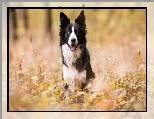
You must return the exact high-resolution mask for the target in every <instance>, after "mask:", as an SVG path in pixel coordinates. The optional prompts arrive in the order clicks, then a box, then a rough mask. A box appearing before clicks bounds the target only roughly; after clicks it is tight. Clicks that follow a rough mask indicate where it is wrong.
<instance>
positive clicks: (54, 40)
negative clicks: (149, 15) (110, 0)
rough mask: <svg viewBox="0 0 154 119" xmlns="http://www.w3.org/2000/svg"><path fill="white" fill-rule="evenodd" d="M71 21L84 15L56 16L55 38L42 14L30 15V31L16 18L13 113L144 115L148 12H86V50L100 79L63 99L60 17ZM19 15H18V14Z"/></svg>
mask: <svg viewBox="0 0 154 119" xmlns="http://www.w3.org/2000/svg"><path fill="white" fill-rule="evenodd" d="M61 11H63V12H64V13H66V14H67V15H68V16H69V18H71V21H72V22H74V21H73V20H74V19H75V18H76V16H78V14H79V13H80V10H62V9H61V10H52V32H51V33H50V34H51V37H49V34H47V33H46V32H44V25H45V22H44V21H45V20H44V10H28V18H29V22H28V25H29V27H28V29H25V27H24V26H23V23H22V22H23V21H22V20H21V19H20V18H18V28H17V29H16V30H17V35H18V39H17V40H15V39H13V38H12V34H11V33H12V31H13V30H12V27H11V25H10V29H9V33H10V34H9V36H10V37H9V110H10V111H61V110H63V111H77V110H79V111H145V110H146V11H145V10H141V9H136V10H133V9H132V10H127V9H123V10H122V9H114V10H113V9H112V10H111V9H102V10H84V11H85V16H86V24H87V30H88V34H87V47H88V49H89V52H90V56H91V65H92V68H93V70H94V72H95V74H96V78H95V79H94V80H93V81H92V82H91V83H90V84H89V85H88V86H87V87H86V88H85V90H84V91H80V90H79V91H77V92H76V93H75V94H74V95H73V96H72V97H71V98H70V99H63V86H62V85H63V83H64V81H62V78H61V77H62V76H61V74H62V59H61V52H60V47H59V13H60V12H61ZM17 12H18V14H19V15H20V10H17Z"/></svg>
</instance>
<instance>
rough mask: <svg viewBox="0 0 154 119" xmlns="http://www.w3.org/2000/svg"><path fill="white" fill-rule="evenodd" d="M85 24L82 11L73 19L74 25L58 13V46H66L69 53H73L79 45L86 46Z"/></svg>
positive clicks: (62, 14)
mask: <svg viewBox="0 0 154 119" xmlns="http://www.w3.org/2000/svg"><path fill="white" fill-rule="evenodd" d="M86 33H87V30H86V24H85V15H84V11H81V13H80V14H79V16H78V17H77V18H76V19H75V23H70V19H69V18H68V17H67V16H66V15H65V14H64V13H63V12H61V13H60V32H59V35H60V45H61V46H62V45H64V44H67V45H68V47H69V48H70V50H71V51H75V50H76V48H77V47H78V46H80V45H83V44H86V38H85V36H86Z"/></svg>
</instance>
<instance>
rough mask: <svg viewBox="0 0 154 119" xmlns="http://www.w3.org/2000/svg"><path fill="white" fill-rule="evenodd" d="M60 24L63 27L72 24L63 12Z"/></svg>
mask: <svg viewBox="0 0 154 119" xmlns="http://www.w3.org/2000/svg"><path fill="white" fill-rule="evenodd" d="M60 23H61V26H66V25H67V24H69V23H70V19H68V17H67V16H66V15H65V14H64V13H63V12H60Z"/></svg>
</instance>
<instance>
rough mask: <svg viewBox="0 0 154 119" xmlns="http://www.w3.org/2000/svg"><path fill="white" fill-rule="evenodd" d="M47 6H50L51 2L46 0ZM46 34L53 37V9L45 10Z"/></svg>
mask: <svg viewBox="0 0 154 119" xmlns="http://www.w3.org/2000/svg"><path fill="white" fill-rule="evenodd" d="M46 6H47V7H49V3H48V2H46ZM45 34H47V35H48V36H49V39H51V37H52V10H51V9H46V10H45Z"/></svg>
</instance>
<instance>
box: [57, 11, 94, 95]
mask: <svg viewBox="0 0 154 119" xmlns="http://www.w3.org/2000/svg"><path fill="white" fill-rule="evenodd" d="M86 34H87V29H86V24H85V15H84V11H83V10H82V11H81V13H80V14H79V16H78V17H77V18H76V19H75V23H70V19H69V18H68V17H67V16H66V15H65V14H64V13H63V12H61V13H60V32H59V36H60V47H61V54H62V63H63V71H62V79H63V80H65V81H64V82H65V84H64V89H65V92H68V93H65V94H66V95H67V94H68V95H69V94H71V93H73V92H74V91H75V90H76V89H84V88H85V86H86V85H87V84H88V83H89V81H90V80H91V79H93V78H95V74H94V72H93V71H92V68H91V65H90V55H89V52H88V50H87V48H86V42H87V40H86ZM66 95H65V96H66Z"/></svg>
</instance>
